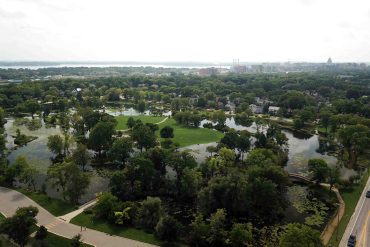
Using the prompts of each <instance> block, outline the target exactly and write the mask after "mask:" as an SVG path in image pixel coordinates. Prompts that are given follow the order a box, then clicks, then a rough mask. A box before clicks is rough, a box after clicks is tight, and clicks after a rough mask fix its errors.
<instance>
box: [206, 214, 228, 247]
mask: <svg viewBox="0 0 370 247" xmlns="http://www.w3.org/2000/svg"><path fill="white" fill-rule="evenodd" d="M209 226H210V228H209V237H208V239H207V242H208V243H209V244H210V245H211V246H224V245H225V242H226V238H227V231H226V230H225V227H226V211H225V209H217V211H216V212H215V213H214V214H212V215H211V218H210V222H209Z"/></svg>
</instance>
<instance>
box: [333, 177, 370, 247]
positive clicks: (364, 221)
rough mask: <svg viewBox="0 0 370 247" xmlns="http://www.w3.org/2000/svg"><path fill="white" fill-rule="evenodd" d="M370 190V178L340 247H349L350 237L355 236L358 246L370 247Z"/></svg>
mask: <svg viewBox="0 0 370 247" xmlns="http://www.w3.org/2000/svg"><path fill="white" fill-rule="evenodd" d="M369 189H370V178H369V179H368V181H367V183H366V186H365V188H364V190H363V192H362V194H361V197H360V200H359V201H358V203H357V206H356V209H355V212H354V213H353V215H352V217H351V219H350V221H349V223H348V225H347V228H346V230H345V232H344V234H343V237H342V240H341V242H340V245H339V246H340V247H345V246H347V241H348V238H349V236H350V235H351V234H352V235H355V236H356V238H357V244H356V246H359V247H370V198H366V196H365V195H366V192H367V191H368V190H369Z"/></svg>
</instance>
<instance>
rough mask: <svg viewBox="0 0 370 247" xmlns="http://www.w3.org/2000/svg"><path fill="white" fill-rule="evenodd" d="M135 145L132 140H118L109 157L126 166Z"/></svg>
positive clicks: (113, 145) (114, 143)
mask: <svg viewBox="0 0 370 247" xmlns="http://www.w3.org/2000/svg"><path fill="white" fill-rule="evenodd" d="M132 146H133V143H132V141H131V139H130V138H126V137H123V138H118V139H116V140H114V142H113V144H112V147H111V148H110V150H109V155H110V156H111V157H112V158H113V159H114V160H116V161H119V162H120V163H121V164H125V162H126V160H127V159H128V158H129V157H130V155H131V153H132V152H133V149H132Z"/></svg>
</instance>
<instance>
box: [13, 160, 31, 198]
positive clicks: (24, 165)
mask: <svg viewBox="0 0 370 247" xmlns="http://www.w3.org/2000/svg"><path fill="white" fill-rule="evenodd" d="M13 167H14V169H15V175H16V177H17V178H18V180H19V182H21V183H24V184H27V185H28V186H32V188H33V190H34V191H36V174H37V170H36V168H34V167H33V166H31V165H30V164H29V163H28V161H27V160H26V157H24V156H18V157H17V158H16V160H15V162H14V164H13Z"/></svg>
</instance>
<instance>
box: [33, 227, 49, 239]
mask: <svg viewBox="0 0 370 247" xmlns="http://www.w3.org/2000/svg"><path fill="white" fill-rule="evenodd" d="M47 236H48V230H47V229H46V227H45V226H40V227H39V229H37V231H36V234H35V239H37V240H44V239H45V238H46V237H47Z"/></svg>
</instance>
